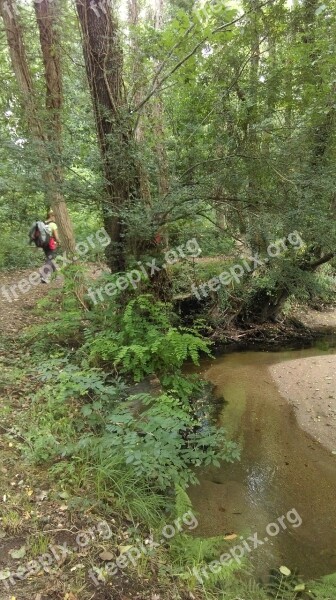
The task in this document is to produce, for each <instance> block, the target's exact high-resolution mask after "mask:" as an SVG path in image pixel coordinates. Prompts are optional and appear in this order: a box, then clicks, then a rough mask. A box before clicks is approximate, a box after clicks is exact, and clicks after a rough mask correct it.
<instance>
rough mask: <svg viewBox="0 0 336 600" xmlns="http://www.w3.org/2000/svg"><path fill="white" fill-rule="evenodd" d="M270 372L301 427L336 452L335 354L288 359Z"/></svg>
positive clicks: (274, 366)
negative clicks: (292, 408)
mask: <svg viewBox="0 0 336 600" xmlns="http://www.w3.org/2000/svg"><path fill="white" fill-rule="evenodd" d="M331 318H332V317H331ZM270 372H271V374H272V377H273V379H274V381H275V382H276V384H277V386H278V389H279V391H280V393H281V395H282V396H283V397H284V398H286V399H287V400H288V401H289V402H290V404H291V405H292V406H293V407H294V410H295V414H296V418H297V421H298V424H299V425H300V427H301V428H302V429H304V430H305V431H306V432H307V433H309V434H310V435H312V436H313V437H314V438H315V439H316V440H317V441H318V442H320V443H321V444H322V445H323V446H325V448H327V449H328V450H330V452H333V453H335V454H336V355H329V356H316V357H310V358H304V359H301V360H300V359H297V360H289V361H286V362H284V363H282V364H277V365H273V366H272V367H270Z"/></svg>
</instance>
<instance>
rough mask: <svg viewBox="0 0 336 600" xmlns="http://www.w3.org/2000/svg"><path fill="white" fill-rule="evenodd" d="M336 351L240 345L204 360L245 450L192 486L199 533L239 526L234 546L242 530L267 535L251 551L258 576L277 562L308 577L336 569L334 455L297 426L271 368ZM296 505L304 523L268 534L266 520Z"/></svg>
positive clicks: (226, 420)
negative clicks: (264, 349)
mask: <svg viewBox="0 0 336 600" xmlns="http://www.w3.org/2000/svg"><path fill="white" fill-rule="evenodd" d="M335 352H336V350H328V351H322V350H318V349H309V350H299V351H288V352H276V353H269V352H243V353H234V354H231V355H225V356H224V357H221V358H217V359H216V360H214V361H206V362H204V363H203V364H202V371H201V373H202V375H203V376H204V377H205V378H206V379H208V380H209V381H211V382H212V383H213V384H215V386H216V395H217V396H218V397H222V398H223V399H224V400H225V404H224V406H223V409H222V411H221V415H220V424H221V425H222V426H224V427H225V428H226V429H227V431H228V432H229V434H230V436H231V437H232V438H233V439H235V440H237V441H238V442H239V443H240V445H241V448H242V456H241V461H240V462H239V463H235V464H224V465H223V466H222V467H221V468H220V469H211V470H209V471H207V472H206V473H203V474H202V476H201V484H200V486H197V487H194V488H192V489H191V490H190V496H191V499H192V502H193V505H194V509H195V510H196V511H197V512H198V515H199V527H198V534H199V535H202V536H214V535H222V534H227V533H232V532H235V533H237V534H238V538H237V539H236V540H235V541H234V542H230V544H231V546H230V547H233V546H234V545H235V544H237V543H239V541H240V540H239V537H240V536H243V537H244V538H246V537H248V536H249V535H253V534H254V533H256V532H257V533H258V538H259V539H261V540H264V538H265V537H268V538H269V540H268V541H267V542H264V544H263V546H258V548H257V549H255V550H254V551H252V552H251V553H250V554H249V559H250V560H251V561H252V563H253V565H254V567H255V569H256V572H257V574H258V575H260V576H261V577H265V576H266V575H267V573H268V571H269V569H270V568H273V567H277V566H280V565H286V566H288V567H289V568H291V569H297V570H298V572H299V573H300V575H302V576H303V577H305V578H316V577H319V576H321V575H325V574H327V573H330V572H334V571H336V512H335V508H336V498H335V492H336V456H333V455H331V453H330V452H328V451H327V450H325V449H324V448H323V447H321V446H320V445H319V444H318V443H317V442H316V441H314V440H313V439H312V438H311V437H310V436H309V435H307V434H306V433H305V432H303V431H302V430H301V429H300V428H299V427H298V425H297V423H296V419H295V415H294V413H293V410H292V409H291V407H290V406H289V405H288V404H287V402H286V400H285V399H284V398H283V397H282V396H281V395H280V393H279V392H278V390H277V388H276V385H275V384H274V382H273V380H272V378H271V376H270V374H269V372H268V367H269V366H270V365H273V364H275V363H278V362H280V361H284V360H289V359H295V358H304V357H307V356H317V355H323V354H332V353H335ZM293 508H295V509H296V511H297V512H298V513H299V515H300V517H301V518H302V524H301V525H300V526H299V527H296V528H294V527H293V526H291V525H289V524H288V528H287V530H286V531H283V530H282V531H281V533H279V534H278V535H276V536H274V537H270V536H267V533H266V527H267V525H268V524H269V523H272V522H276V521H277V518H278V517H281V516H282V515H286V514H287V512H288V511H289V510H290V509H293ZM293 520H294V519H293ZM286 522H287V521H285V523H286ZM250 545H251V546H253V544H252V543H251V544H250Z"/></svg>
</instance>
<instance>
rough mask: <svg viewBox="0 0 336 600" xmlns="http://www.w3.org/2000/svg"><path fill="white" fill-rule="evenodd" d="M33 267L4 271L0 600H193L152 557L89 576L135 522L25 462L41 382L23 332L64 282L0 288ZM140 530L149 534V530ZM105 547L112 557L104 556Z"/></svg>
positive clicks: (0, 299)
mask: <svg viewBox="0 0 336 600" xmlns="http://www.w3.org/2000/svg"><path fill="white" fill-rule="evenodd" d="M93 271H94V272H93V273H92V272H91V275H92V276H93V277H94V276H95V274H96V273H95V270H93ZM30 272H31V271H20V272H18V271H15V272H12V273H1V274H0V491H1V494H0V600H28V599H29V600H92V599H93V598H94V599H95V600H107V599H112V598H113V600H138V599H140V600H161V599H171V600H174V599H183V598H189V597H190V596H189V595H187V596H184V595H183V593H181V594H180V592H179V591H178V590H177V589H174V588H175V586H174V585H173V586H170V589H168V587H167V585H166V584H163V583H162V582H160V581H159V579H158V578H157V575H156V571H157V564H155V562H154V563H153V565H152V566H151V567H150V570H149V572H148V570H145V572H144V573H143V575H141V576H140V575H138V574H137V573H136V572H133V571H132V573H131V575H130V573H129V572H128V571H125V572H120V571H119V573H121V574H120V575H118V576H116V577H115V578H113V579H110V580H108V581H107V583H106V584H101V583H99V585H97V583H94V582H93V581H91V579H90V578H89V572H90V569H91V568H92V567H93V566H94V567H96V566H98V567H99V568H102V567H103V566H104V564H105V561H106V560H112V557H113V558H114V559H115V557H116V556H117V555H118V554H119V549H120V548H121V546H123V545H124V546H125V545H126V546H127V543H128V542H127V540H128V537H129V530H130V528H132V527H133V525H134V524H133V523H132V522H130V521H125V520H121V519H120V517H119V515H118V514H108V515H107V514H106V513H104V511H103V510H101V508H100V507H99V506H94V503H93V504H92V505H91V506H89V507H88V508H87V509H85V510H84V509H83V502H82V501H83V498H84V499H85V494H86V491H85V490H83V492H82V494H81V490H77V494H78V496H77V497H76V496H74V497H69V495H68V493H67V492H66V491H65V487H67V482H63V481H62V480H60V481H55V476H53V477H51V476H50V474H49V473H48V469H47V467H46V466H44V465H43V466H37V467H34V466H32V465H31V464H29V466H28V467H27V463H26V461H25V447H26V446H27V444H28V446H29V441H27V440H26V439H25V438H24V435H25V434H24V429H25V424H26V423H25V420H26V419H27V417H26V415H27V414H29V407H30V404H31V401H32V395H33V394H34V393H35V392H36V391H37V389H38V387H39V382H38V380H36V379H35V377H34V371H33V369H32V363H31V357H30V352H29V348H28V347H25V346H24V344H23V343H22V340H20V334H21V333H23V332H24V330H25V329H26V328H27V327H29V326H30V325H34V324H37V323H39V322H41V321H44V320H47V319H48V312H46V313H45V315H42V316H41V314H39V315H38V314H37V313H35V312H34V309H35V307H36V304H37V302H38V301H39V300H40V299H42V298H43V297H45V295H46V292H47V291H48V290H49V289H55V288H57V287H60V286H62V278H58V279H57V280H55V281H53V282H52V283H51V284H50V285H48V286H46V285H42V284H40V285H38V286H34V287H32V288H31V290H30V291H29V292H28V293H26V294H20V295H19V296H18V299H17V300H13V301H12V302H9V301H8V300H6V298H5V297H4V295H3V294H2V293H1V286H6V287H7V289H8V287H10V286H12V285H15V284H17V282H18V281H20V280H21V279H25V278H27V277H28V275H29V274H30ZM60 460H62V459H61V457H60ZM102 522H106V523H108V526H109V528H110V530H111V533H112V535H111V538H110V539H108V540H104V539H101V537H100V536H99V534H98V533H97V531H98V530H99V524H101V523H102ZM88 532H89V534H88ZM143 534H144V537H145V536H146V532H143ZM81 535H82V536H83V537H82V538H81ZM78 536H79V537H78ZM85 536H86V537H85ZM87 536H89V539H90V541H89V543H86V544H85V546H84V547H81V546H80V545H79V544H78V540H81V539H84V540H85V539H86V538H87ZM51 547H52V548H53V551H51ZM104 552H105V553H107V555H106V556H109V558H108V559H107V558H105V559H104V560H103V559H101V558H100V557H101V555H102V553H104ZM47 554H49V555H50V554H51V555H52V564H51V565H50V566H48V565H47V564H46V566H45V567H44V568H41V557H43V556H44V557H45V561H46V563H48V562H49V561H50V559H47V557H46V555H47ZM32 561H37V563H38V565H39V567H40V568H38V567H36V563H35V564H33V562H32ZM34 567H35V570H36V573H34V572H33V571H34ZM28 572H29V573H28Z"/></svg>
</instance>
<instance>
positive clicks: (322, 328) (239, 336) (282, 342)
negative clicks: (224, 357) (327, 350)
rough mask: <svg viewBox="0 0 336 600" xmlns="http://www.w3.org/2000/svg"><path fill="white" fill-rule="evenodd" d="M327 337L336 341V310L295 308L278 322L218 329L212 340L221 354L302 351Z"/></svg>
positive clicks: (306, 307)
mask: <svg viewBox="0 0 336 600" xmlns="http://www.w3.org/2000/svg"><path fill="white" fill-rule="evenodd" d="M323 337H326V338H328V339H330V340H331V341H332V340H333V339H336V307H329V308H324V309H323V310H315V309H313V308H310V307H308V306H296V307H294V308H293V309H292V311H291V312H290V314H288V315H286V316H285V315H283V316H282V318H279V319H278V320H277V321H276V322H267V323H260V324H259V323H251V324H250V325H248V326H245V327H244V328H239V327H236V326H235V327H232V328H231V329H224V330H222V329H220V328H217V329H215V330H214V331H213V332H212V335H211V339H212V341H213V342H214V344H215V347H216V349H218V351H219V352H221V353H222V352H223V351H224V352H225V350H226V349H228V350H229V351H230V352H232V351H236V350H252V349H254V348H256V349H258V348H262V349H263V350H268V349H269V350H272V348H286V347H288V346H291V347H295V348H300V347H305V346H307V345H309V344H310V343H314V342H315V341H316V340H318V339H321V338H323Z"/></svg>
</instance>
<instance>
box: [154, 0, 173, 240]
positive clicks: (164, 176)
mask: <svg viewBox="0 0 336 600" xmlns="http://www.w3.org/2000/svg"><path fill="white" fill-rule="evenodd" d="M163 8H164V4H163V0H155V5H154V11H155V12H154V28H155V29H156V30H160V29H162V27H163ZM152 118H153V123H154V134H155V139H156V155H157V160H158V167H159V182H158V183H159V185H158V187H159V196H160V197H161V198H164V197H165V196H166V195H167V193H168V191H169V165H168V158H167V151H166V146H165V128H164V107H163V102H162V98H161V96H160V95H158V96H156V97H155V98H154V100H153V108H152ZM167 243H168V240H167Z"/></svg>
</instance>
